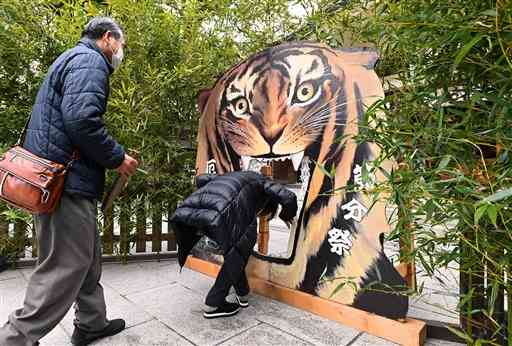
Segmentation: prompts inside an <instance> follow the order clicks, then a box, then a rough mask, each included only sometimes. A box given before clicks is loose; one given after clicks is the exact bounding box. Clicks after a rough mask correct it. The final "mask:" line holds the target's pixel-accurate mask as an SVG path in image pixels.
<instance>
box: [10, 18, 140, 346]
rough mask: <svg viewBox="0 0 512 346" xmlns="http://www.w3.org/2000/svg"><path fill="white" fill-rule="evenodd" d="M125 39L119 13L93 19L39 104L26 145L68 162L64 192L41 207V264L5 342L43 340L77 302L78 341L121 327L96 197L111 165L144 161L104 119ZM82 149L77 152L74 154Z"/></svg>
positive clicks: (126, 170)
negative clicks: (105, 270)
mask: <svg viewBox="0 0 512 346" xmlns="http://www.w3.org/2000/svg"><path fill="white" fill-rule="evenodd" d="M124 45H125V39H124V35H123V32H122V29H121V27H120V26H119V24H117V23H116V22H115V21H114V20H113V19H111V18H108V17H97V18H94V19H92V20H91V21H90V22H89V23H88V24H87V25H86V27H85V29H84V30H83V32H82V38H81V40H80V42H79V43H78V44H77V46H76V47H74V48H72V49H70V50H68V51H66V52H65V53H63V54H62V55H61V56H59V57H58V58H57V60H56V61H55V62H54V63H53V65H52V66H51V67H50V69H49V71H48V75H47V76H46V78H45V80H44V82H43V84H42V86H41V88H40V90H39V93H38V94H37V98H36V101H35V104H34V107H33V109H32V115H31V120H30V123H29V126H28V130H27V135H26V139H25V143H24V147H25V149H27V150H29V151H31V152H32V153H34V154H36V155H38V156H41V157H44V158H47V159H50V160H52V161H55V162H60V163H68V162H70V161H71V159H72V157H73V156H74V155H73V153H77V154H78V155H77V156H78V158H77V159H76V160H75V161H74V162H73V164H72V166H71V168H70V169H69V173H68V176H67V178H66V183H65V188H64V193H63V196H62V199H61V201H60V203H59V206H58V207H57V209H56V210H55V211H54V212H52V213H51V214H45V215H35V216H34V224H35V229H36V233H37V247H38V251H39V257H38V265H37V267H36V269H35V270H34V272H33V274H32V276H31V277H30V280H29V284H28V288H27V292H26V296H25V300H24V303H23V307H22V308H20V309H18V310H16V311H14V312H13V313H11V314H10V315H9V318H8V322H7V323H6V324H5V325H4V326H3V327H2V328H0V345H3V346H17V345H37V344H38V340H39V339H41V338H42V337H43V336H45V335H46V334H48V333H49V332H50V331H51V330H52V329H53V328H54V327H55V326H56V325H57V324H58V323H59V322H60V321H61V320H62V318H63V317H64V315H65V314H66V313H67V311H68V310H69V308H70V307H71V305H72V304H73V302H76V304H75V321H74V324H75V330H74V332H73V335H72V340H71V341H72V343H73V344H74V345H87V344H89V343H91V342H92V341H94V340H97V339H99V338H102V337H105V336H111V335H114V334H117V333H119V332H120V331H121V330H123V329H124V327H125V322H124V320H122V319H117V320H110V321H109V320H107V317H106V307H105V297H104V295H103V288H102V287H101V285H100V283H99V280H100V276H101V248H100V237H99V233H98V229H97V226H96V210H97V208H96V201H97V200H98V199H100V198H101V196H102V194H103V190H104V185H105V169H116V170H117V172H118V173H119V174H123V175H126V176H130V175H132V174H133V173H134V172H135V171H136V169H137V165H138V163H137V161H136V160H135V159H134V158H132V157H130V156H129V155H127V154H126V153H125V151H124V149H123V147H122V146H121V145H119V143H117V142H116V141H115V140H114V139H113V138H112V137H111V136H109V135H108V134H107V131H106V129H105V125H104V123H103V119H102V117H103V114H104V113H105V111H106V107H107V99H108V95H109V76H110V74H111V73H112V72H113V71H114V70H115V69H116V68H117V67H118V66H119V64H120V63H121V61H122V59H123V47H124ZM75 156H76V154H75Z"/></svg>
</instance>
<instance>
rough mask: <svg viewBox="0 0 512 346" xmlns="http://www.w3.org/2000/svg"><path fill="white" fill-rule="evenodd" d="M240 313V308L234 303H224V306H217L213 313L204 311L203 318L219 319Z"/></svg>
mask: <svg viewBox="0 0 512 346" xmlns="http://www.w3.org/2000/svg"><path fill="white" fill-rule="evenodd" d="M238 311H240V306H239V305H238V304H236V303H229V302H226V303H225V304H224V305H222V306H219V307H218V308H217V309H215V310H213V311H205V312H204V313H203V316H204V318H219V317H228V316H233V315H236V314H237V313H238Z"/></svg>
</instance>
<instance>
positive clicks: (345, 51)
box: [336, 47, 379, 70]
mask: <svg viewBox="0 0 512 346" xmlns="http://www.w3.org/2000/svg"><path fill="white" fill-rule="evenodd" d="M336 51H337V52H338V55H339V57H340V58H341V60H342V62H343V63H344V64H350V65H362V66H364V67H366V68H367V69H369V70H371V69H374V68H375V65H376V64H377V61H379V53H377V51H376V50H375V49H372V48H367V47H361V48H340V49H337V50H336Z"/></svg>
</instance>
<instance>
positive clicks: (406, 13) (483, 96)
mask: <svg viewBox="0 0 512 346" xmlns="http://www.w3.org/2000/svg"><path fill="white" fill-rule="evenodd" d="M338 17H339V18H340V23H343V27H340V28H339V30H342V31H343V32H345V33H347V32H351V33H352V40H354V41H356V42H365V43H370V44H373V45H375V46H376V47H377V48H378V49H379V51H380V52H381V62H380V64H379V67H378V68H379V74H380V75H381V76H390V75H393V76H394V78H396V80H397V81H399V85H400V87H398V88H397V87H392V86H391V87H390V89H389V91H388V93H387V96H386V100H385V102H384V103H383V104H382V107H381V108H382V110H383V111H384V113H385V115H386V119H385V120H383V119H379V118H377V117H373V119H372V120H373V121H374V123H375V124H376V127H375V128H368V129H366V130H365V131H364V133H363V135H362V137H363V138H364V139H369V140H372V141H374V142H376V143H378V144H379V146H380V147H381V148H382V157H381V159H383V158H391V159H394V160H396V162H397V163H398V164H397V165H396V167H395V169H394V170H393V172H391V174H390V181H389V183H388V184H387V185H386V186H384V187H383V188H384V189H387V190H388V191H390V192H391V196H392V202H393V203H394V204H395V205H396V206H397V211H398V215H399V216H400V219H399V220H398V223H397V227H396V229H395V230H394V231H393V233H392V234H391V235H390V238H391V239H398V238H400V237H402V236H404V235H407V234H408V233H410V232H413V235H414V236H415V238H416V246H417V248H416V250H415V251H414V252H413V253H412V254H411V255H410V256H412V257H413V258H414V259H415V260H416V261H417V262H418V263H420V264H421V267H422V268H424V269H425V271H427V273H428V274H429V275H436V273H437V270H438V269H441V268H447V267H451V268H455V269H457V268H460V271H461V273H462V276H463V277H464V276H465V278H466V279H467V280H469V282H472V283H473V288H475V290H469V291H468V292H466V293H465V295H466V296H465V297H462V298H463V300H462V302H463V304H461V305H460V309H461V311H465V312H466V313H469V315H470V316H471V318H472V321H468V322H470V323H468V328H467V330H466V334H467V335H466V336H467V338H468V340H472V342H474V343H479V342H481V343H484V340H486V342H492V343H494V344H499V343H500V342H503V339H500V338H502V337H503V336H504V335H505V334H506V328H507V326H506V325H504V321H503V317H504V316H503V312H497V311H496V310H495V303H496V300H497V297H498V296H499V294H498V292H500V291H501V294H503V292H505V294H508V296H509V301H510V297H511V296H512V295H511V283H510V279H509V281H508V283H507V282H506V281H505V275H504V273H506V275H507V276H508V277H509V278H510V277H511V274H512V271H511V269H510V261H511V257H510V252H511V250H512V224H511V220H512V210H511V209H510V202H511V201H512V198H511V193H510V187H511V185H512V165H511V158H510V153H511V152H512V94H511V90H512V78H511V75H512V63H511V55H512V54H511V53H512V2H510V1H506V0H503V1H501V0H500V1H482V0H464V1H462V0H461V1H457V0H454V1H421V0H418V1H400V2H398V1H391V0H388V1H386V0H384V1H379V2H365V1H352V2H351V5H350V8H348V9H346V10H345V11H343V12H342V13H340V14H339V15H338ZM395 85H396V84H395ZM370 116H371V115H370ZM485 270H487V275H486V279H485V280H486V282H487V292H486V290H485V289H482V287H483V286H484V275H485V274H484V271H485ZM464 299H465V300H464ZM470 301H479V302H480V303H478V305H475V304H474V305H473V306H472V308H471V304H469V303H468V302H470ZM464 302H465V303H464ZM509 306H510V305H509ZM508 319H509V321H510V320H511V319H510V309H509V318H508ZM475 327H476V328H478V329H480V330H482V329H483V331H484V333H483V334H480V335H473V333H472V329H473V330H474V329H475ZM508 328H509V329H511V331H512V328H511V326H509V327H508ZM511 331H509V335H510V334H512V333H511ZM509 337H510V336H509ZM479 338H480V339H479ZM500 340H501V341H500Z"/></svg>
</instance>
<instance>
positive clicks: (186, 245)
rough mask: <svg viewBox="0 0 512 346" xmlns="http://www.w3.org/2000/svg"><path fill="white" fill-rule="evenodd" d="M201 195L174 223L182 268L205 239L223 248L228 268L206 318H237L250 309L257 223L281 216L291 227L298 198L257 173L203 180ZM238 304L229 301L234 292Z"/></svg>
mask: <svg viewBox="0 0 512 346" xmlns="http://www.w3.org/2000/svg"><path fill="white" fill-rule="evenodd" d="M196 185H197V187H198V190H196V191H195V192H193V193H192V194H191V195H190V196H189V197H187V198H186V199H185V200H184V201H183V203H182V204H181V205H179V206H178V208H177V209H176V211H175V213H174V215H173V216H172V218H171V220H170V223H171V226H172V227H173V229H174V231H175V234H176V240H177V242H178V261H179V264H180V266H181V267H183V265H184V264H185V261H186V259H187V256H188V255H189V253H190V251H191V250H192V248H193V247H194V245H195V244H196V243H197V242H198V241H199V239H201V237H202V236H203V235H206V236H208V237H209V238H211V239H213V240H214V241H216V242H217V244H219V246H220V247H221V249H222V251H223V254H224V264H223V265H222V267H221V269H220V272H219V274H218V276H217V279H216V280H215V283H214V284H213V286H212V288H211V289H210V291H209V292H208V295H207V296H206V301H205V304H206V308H205V311H204V314H203V316H204V317H205V318H217V317H226V316H232V315H235V314H236V313H238V311H239V310H240V307H247V306H249V301H248V295H249V283H248V281H247V276H246V274H245V267H246V265H247V262H248V260H249V256H250V255H251V253H252V250H253V248H254V245H255V243H256V238H257V223H256V218H257V217H258V216H260V215H267V214H270V216H271V218H273V217H274V215H275V214H276V213H277V209H278V205H279V204H280V205H281V207H282V210H281V212H280V213H279V217H280V218H281V219H282V220H283V221H285V222H286V223H287V225H288V226H290V224H291V222H292V220H293V218H294V217H295V215H296V213H297V197H296V196H295V194H294V193H293V192H291V191H289V190H288V189H286V188H285V187H284V186H283V185H281V184H278V183H275V182H273V181H271V180H270V179H269V178H266V177H264V176H262V175H261V174H258V173H255V172H247V171H244V172H231V173H226V174H224V175H200V176H198V177H197V178H196ZM232 286H233V287H234V288H235V292H236V300H237V303H230V302H228V301H226V297H227V296H228V294H229V291H230V289H231V287H232Z"/></svg>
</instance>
